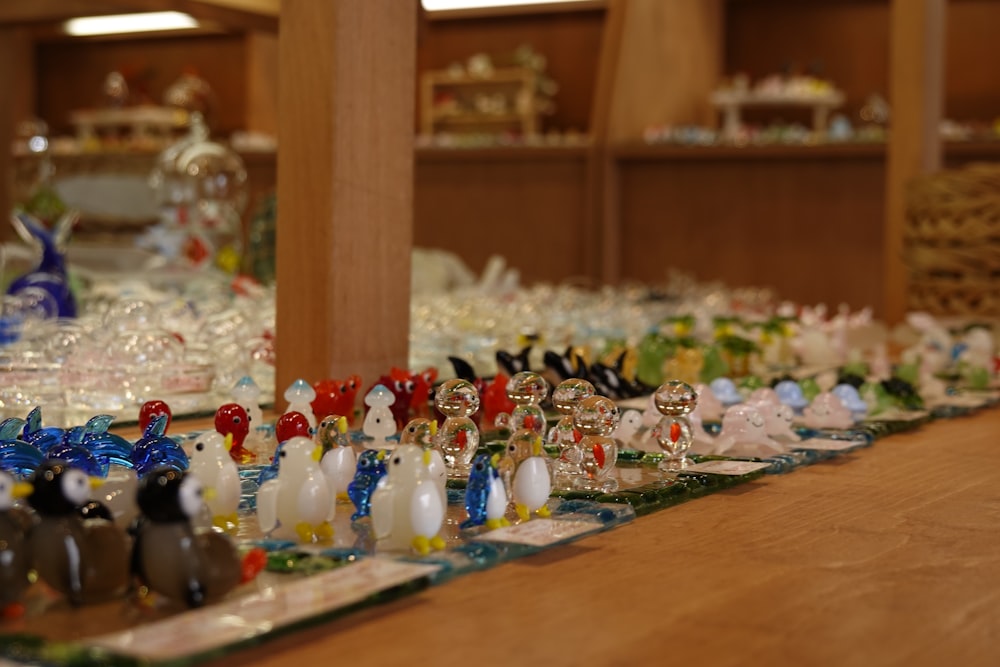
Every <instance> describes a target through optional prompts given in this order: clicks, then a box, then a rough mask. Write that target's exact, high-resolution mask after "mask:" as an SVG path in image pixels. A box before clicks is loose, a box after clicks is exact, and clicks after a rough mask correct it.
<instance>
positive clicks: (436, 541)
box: [431, 535, 446, 551]
mask: <svg viewBox="0 0 1000 667" xmlns="http://www.w3.org/2000/svg"><path fill="white" fill-rule="evenodd" d="M445 546H446V545H445V543H444V538H442V537H441V536H440V535H435V536H434V537H432V538H431V549H434V550H436V551H444V548H445Z"/></svg>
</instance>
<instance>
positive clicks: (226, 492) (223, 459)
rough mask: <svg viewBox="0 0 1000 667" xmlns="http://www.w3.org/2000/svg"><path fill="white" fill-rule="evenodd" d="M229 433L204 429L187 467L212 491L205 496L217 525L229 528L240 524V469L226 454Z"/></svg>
mask: <svg viewBox="0 0 1000 667" xmlns="http://www.w3.org/2000/svg"><path fill="white" fill-rule="evenodd" d="M232 441H233V437H232V435H227V436H223V435H222V434H221V433H219V432H218V431H207V432H205V433H203V434H202V435H200V436H199V437H198V439H197V440H195V443H194V447H193V449H192V450H191V463H190V466H189V468H188V469H189V470H190V471H191V472H192V473H194V474H195V475H196V476H197V477H198V479H200V480H201V482H202V483H203V484H204V485H205V486H207V487H208V488H210V489H214V490H215V493H214V494H213V496H212V497H211V498H208V499H206V500H205V504H206V505H207V506H208V509H209V512H210V514H211V516H212V524H213V525H215V526H216V527H218V528H220V529H222V530H225V531H232V530H235V529H236V528H237V527H238V526H239V517H238V516H237V515H236V510H237V509H238V508H239V505H240V493H241V492H242V487H241V484H240V472H239V469H238V468H237V467H236V462H235V461H234V460H233V458H232V457H231V456H230V455H229V449H230V448H231V447H232Z"/></svg>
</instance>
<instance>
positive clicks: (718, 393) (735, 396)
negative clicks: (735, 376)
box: [708, 377, 743, 408]
mask: <svg viewBox="0 0 1000 667" xmlns="http://www.w3.org/2000/svg"><path fill="white" fill-rule="evenodd" d="M708 388H709V389H711V390H712V395H713V396H715V398H716V399H718V401H719V402H720V403H722V405H723V407H727V408H728V407H729V406H730V405H736V404H737V403H742V402H743V396H742V395H741V394H740V390H739V389H737V388H736V383H735V382H733V381H732V380H731V379H729V378H727V377H721V378H715V379H714V380H712V382H711V383H709V385H708Z"/></svg>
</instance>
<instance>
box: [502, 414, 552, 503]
mask: <svg viewBox="0 0 1000 667" xmlns="http://www.w3.org/2000/svg"><path fill="white" fill-rule="evenodd" d="M528 431H530V436H529V437H528V438H527V439H528V440H529V441H530V444H529V445H528V446H530V448H531V449H530V452H529V453H528V455H527V456H526V457H525V458H524V460H523V461H521V462H520V463H519V464H518V466H517V469H516V470H515V471H514V482H513V484H512V487H513V488H512V491H513V492H512V493H511V496H512V497H513V499H514V509H515V510H517V515H518V516H519V517H520V518H521V521H527V520H528V519H529V518H531V513H532V512H534V513H535V514H537V515H538V516H540V517H547V516H549V514H550V512H549V508H548V505H546V503H547V502H548V500H549V494H550V493H551V492H552V477H551V475H550V473H549V466H548V462H547V461H546V460H545V457H544V456H543V450H542V437H541V436H540V435H538V434H537V433H535V432H534V431H533V429H521V430H520V431H518V432H516V433H515V434H514V435H512V436H511V440H514V439H517V440H518V441H524V440H525V439H526V436H527V435H528V434H527V433H526V432H528Z"/></svg>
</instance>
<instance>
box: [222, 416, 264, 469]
mask: <svg viewBox="0 0 1000 667" xmlns="http://www.w3.org/2000/svg"><path fill="white" fill-rule="evenodd" d="M215 430H216V431H218V432H219V433H221V434H222V435H224V436H225V435H231V436H232V446H231V447H230V448H229V456H231V457H232V458H233V460H234V461H236V462H237V463H239V464H240V465H246V464H247V463H253V462H254V461H256V460H257V456H256V454H254V453H253V452H251V451H250V450H249V449H247V448H246V447H244V446H243V445H244V443H245V442H246V439H247V435H249V434H250V416H249V415H247V411H246V410H245V409H243V406H242V405H240V404H239V403H226V404H225V405H222V406H219V409H218V410H216V411H215Z"/></svg>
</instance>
